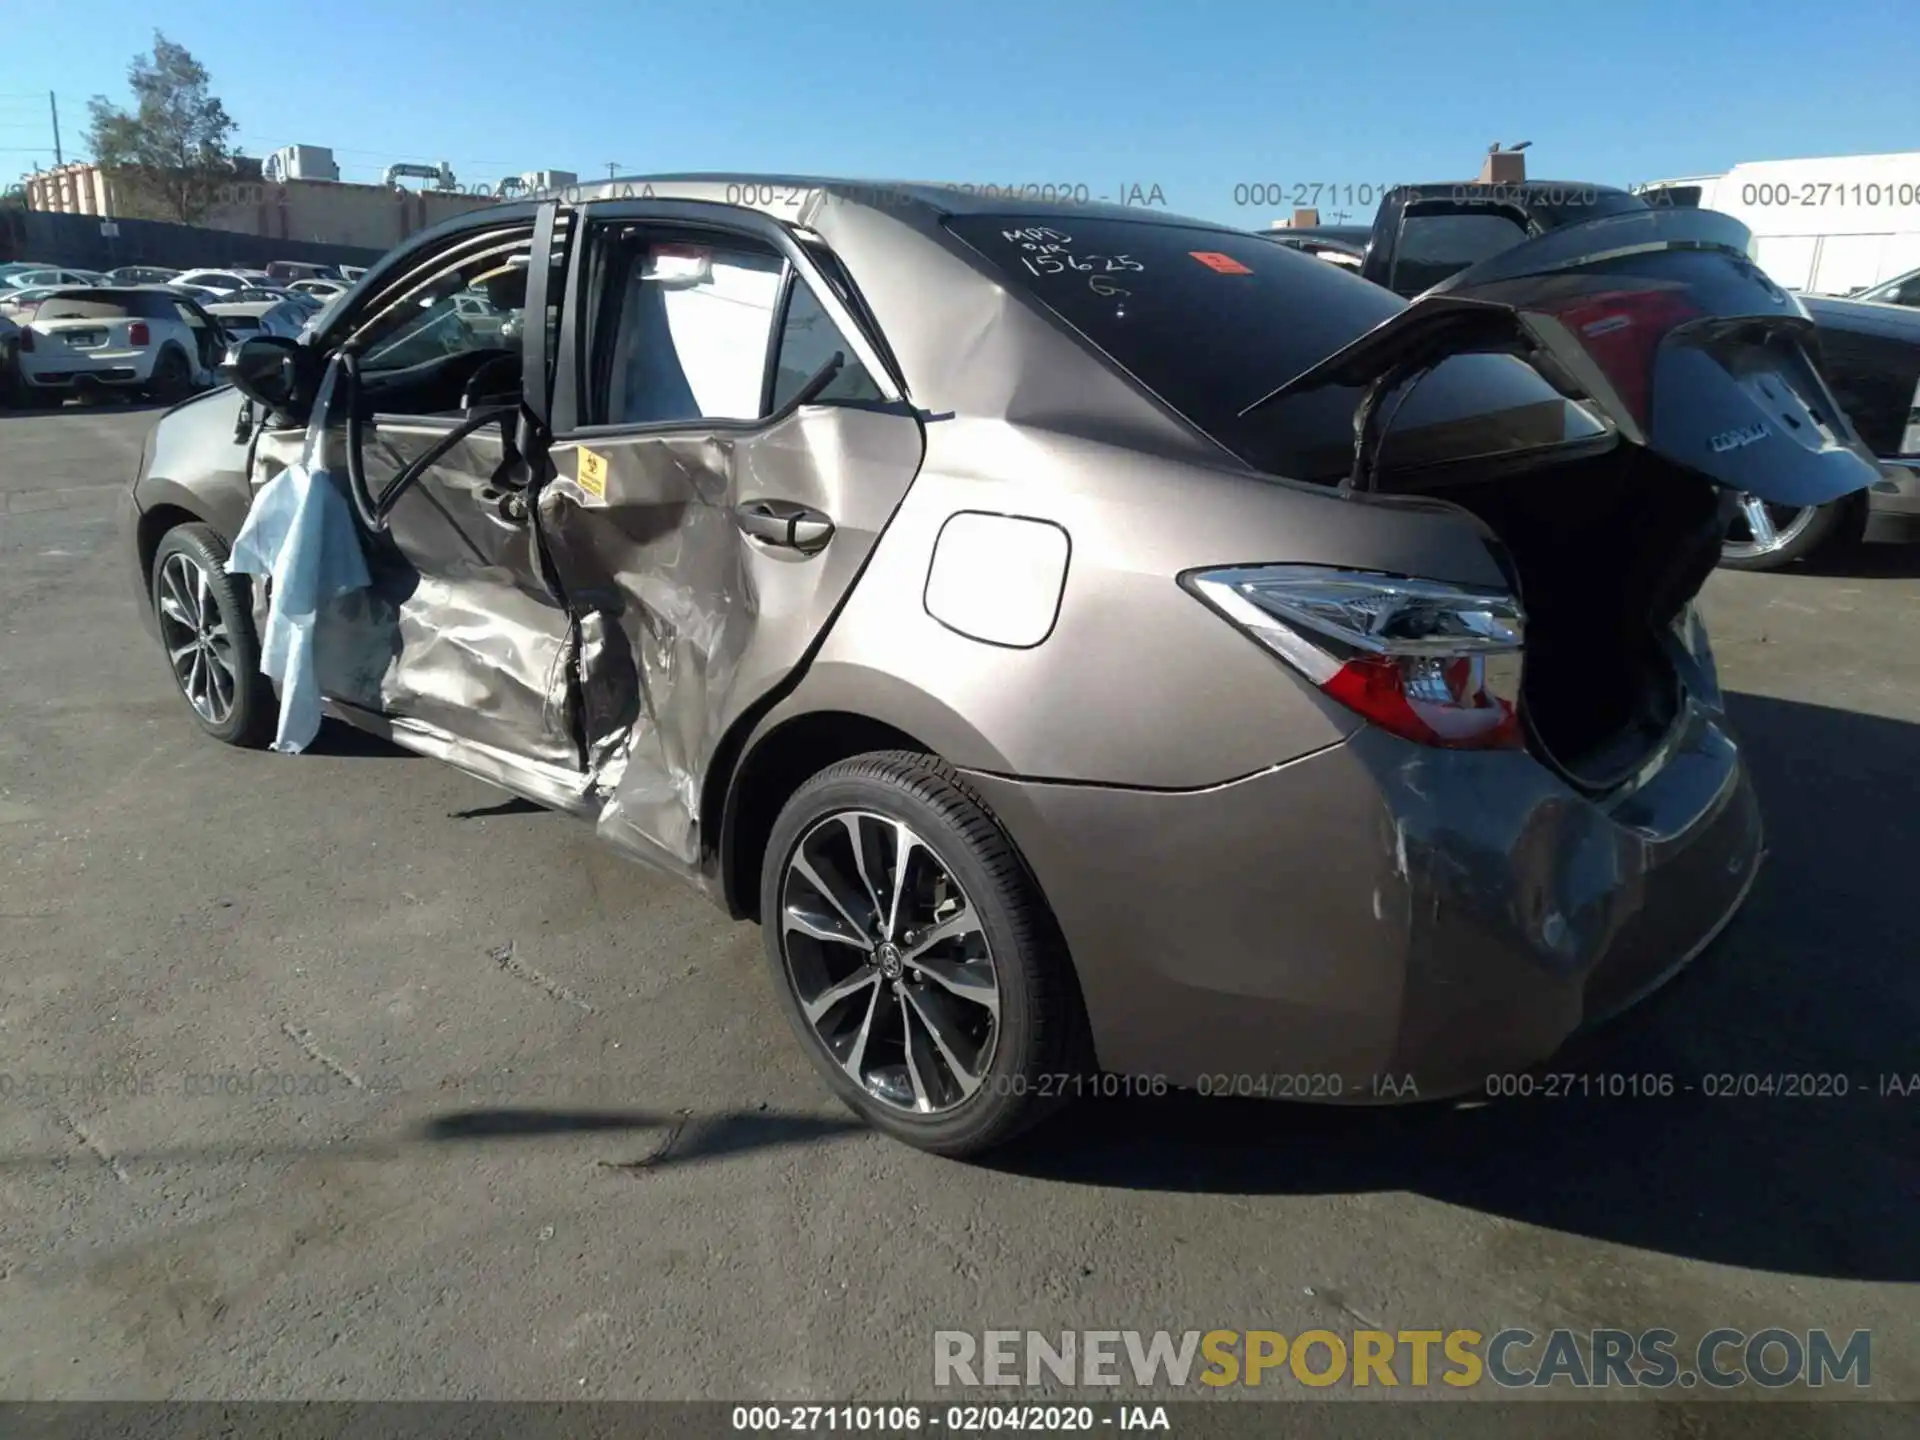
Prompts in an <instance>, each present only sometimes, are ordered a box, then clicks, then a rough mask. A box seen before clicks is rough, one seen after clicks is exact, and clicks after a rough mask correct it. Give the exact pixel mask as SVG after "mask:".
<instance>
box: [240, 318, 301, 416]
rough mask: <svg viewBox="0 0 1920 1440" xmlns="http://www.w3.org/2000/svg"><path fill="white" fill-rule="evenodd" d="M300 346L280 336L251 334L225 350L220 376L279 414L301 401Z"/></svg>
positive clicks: (295, 406) (290, 410)
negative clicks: (225, 356) (225, 355)
mask: <svg viewBox="0 0 1920 1440" xmlns="http://www.w3.org/2000/svg"><path fill="white" fill-rule="evenodd" d="M299 362H300V347H299V346H298V345H297V344H295V343H294V342H293V341H291V340H289V339H287V338H286V337H285V336H281V335H250V336H248V337H247V338H246V339H245V340H242V341H240V342H239V344H237V345H234V346H232V347H231V348H230V349H229V350H228V351H227V358H226V359H225V361H223V362H222V363H221V366H220V377H221V379H223V380H225V381H227V382H228V383H229V384H231V385H232V386H233V388H234V389H236V390H238V391H239V392H240V393H241V394H242V395H244V396H246V397H247V398H248V399H249V400H253V401H257V402H258V403H259V404H260V405H262V406H264V407H265V408H266V409H268V410H271V411H274V412H276V413H279V414H287V413H290V412H293V411H294V410H296V408H297V407H298V405H299V401H300V378H301V376H300V372H301V365H300V363H299Z"/></svg>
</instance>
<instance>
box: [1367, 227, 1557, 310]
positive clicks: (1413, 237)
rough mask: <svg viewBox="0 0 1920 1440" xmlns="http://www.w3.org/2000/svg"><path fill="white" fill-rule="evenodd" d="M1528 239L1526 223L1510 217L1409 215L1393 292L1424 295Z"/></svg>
mask: <svg viewBox="0 0 1920 1440" xmlns="http://www.w3.org/2000/svg"><path fill="white" fill-rule="evenodd" d="M1526 238H1527V232H1526V230H1525V229H1524V228H1523V227H1522V226H1521V224H1520V222H1519V221H1518V220H1516V219H1513V218H1511V217H1509V216H1507V215H1505V214H1499V213H1484V212H1483V213H1481V214H1477V215H1421V214H1418V213H1415V214H1413V215H1409V216H1408V217H1407V218H1406V220H1405V221H1404V222H1402V224H1401V226H1400V242H1399V244H1398V245H1397V246H1396V247H1395V251H1394V261H1393V288H1394V289H1395V290H1397V291H1399V292H1400V293H1401V294H1402V295H1414V294H1418V293H1419V292H1420V291H1422V290H1425V289H1427V288H1428V287H1430V286H1433V285H1438V284H1439V283H1440V282H1441V281H1442V280H1445V279H1446V278H1447V277H1448V276H1450V275H1456V274H1458V273H1459V272H1460V271H1462V270H1464V269H1466V268H1467V267H1468V266H1469V265H1477V264H1479V263H1480V262H1481V261H1482V260H1486V259H1488V258H1490V257H1492V256H1494V255H1498V254H1499V253H1500V252H1501V251H1502V250H1511V249H1512V248H1513V247H1514V246H1516V245H1518V244H1520V243H1521V241H1523V240H1525V239H1526Z"/></svg>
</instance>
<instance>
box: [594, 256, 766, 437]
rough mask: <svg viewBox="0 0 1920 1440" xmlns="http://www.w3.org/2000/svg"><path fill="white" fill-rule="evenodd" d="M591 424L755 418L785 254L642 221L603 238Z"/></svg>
mask: <svg viewBox="0 0 1920 1440" xmlns="http://www.w3.org/2000/svg"><path fill="white" fill-rule="evenodd" d="M602 243H603V244H605V246H606V249H605V251H604V252H603V265H602V267H601V270H600V273H601V275H602V276H603V279H602V284H601V290H600V300H599V305H600V313H601V315H602V316H603V317H605V319H606V321H607V322H608V323H603V324H600V325H598V326H597V327H596V333H595V335H594V338H593V354H592V375H593V383H592V384H591V385H590V386H589V387H588V414H587V423H588V424H594V425H666V424H674V423H682V422H687V421H696V420H756V419H758V418H759V417H760V415H761V398H762V391H763V389H764V388H765V385H766V377H767V353H768V348H769V345H770V343H771V341H772V339H773V329H774V312H775V310H776V309H777V307H778V305H779V302H780V282H781V278H782V273H783V264H784V262H782V261H781V259H780V258H779V257H778V256H777V255H775V254H773V253H772V252H771V251H766V250H760V249H758V248H755V247H752V246H750V245H747V244H745V243H740V242H734V241H727V242H723V243H721V244H707V243H701V244H689V243H684V242H680V241H675V240H668V239H665V238H663V237H661V236H659V235H658V234H657V232H656V233H652V234H649V233H647V232H644V231H642V230H640V229H639V228H638V227H622V228H619V229H615V230H612V231H611V232H610V233H608V234H606V235H605V236H604V237H603V240H602Z"/></svg>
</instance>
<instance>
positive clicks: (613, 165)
mask: <svg viewBox="0 0 1920 1440" xmlns="http://www.w3.org/2000/svg"><path fill="white" fill-rule="evenodd" d="M619 173H620V162H619V161H618V160H609V161H607V178H608V179H609V180H611V179H613V177H614V176H616V175H618V174H619Z"/></svg>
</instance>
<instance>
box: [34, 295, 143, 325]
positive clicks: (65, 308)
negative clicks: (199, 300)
mask: <svg viewBox="0 0 1920 1440" xmlns="http://www.w3.org/2000/svg"><path fill="white" fill-rule="evenodd" d="M164 301H165V297H164V296H160V295H150V294H146V293H143V292H141V291H138V290H89V291H87V292H86V293H85V294H82V295H75V294H72V293H68V294H65V295H55V296H53V297H51V298H50V299H48V300H47V301H46V302H45V303H44V304H42V305H41V307H40V309H39V311H38V313H37V314H36V316H35V318H36V319H39V320H125V319H128V318H144V319H148V320H154V319H160V318H163V317H165V316H167V315H170V314H171V313H172V309H171V307H170V306H165V305H164Z"/></svg>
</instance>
